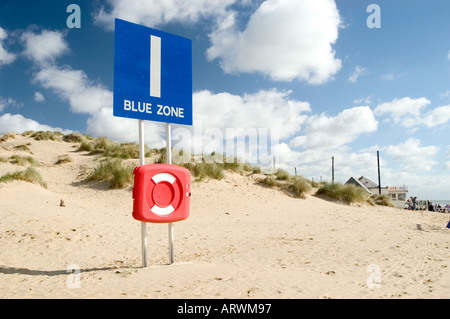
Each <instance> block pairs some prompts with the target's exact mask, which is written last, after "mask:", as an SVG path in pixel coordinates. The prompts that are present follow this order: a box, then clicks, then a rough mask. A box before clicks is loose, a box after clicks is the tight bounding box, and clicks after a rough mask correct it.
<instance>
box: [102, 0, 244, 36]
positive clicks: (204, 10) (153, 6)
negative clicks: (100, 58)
mask: <svg viewBox="0 0 450 319" xmlns="http://www.w3.org/2000/svg"><path fill="white" fill-rule="evenodd" d="M234 2H236V0H164V1H160V0H108V6H109V8H105V7H102V8H101V9H100V10H99V11H98V12H97V13H96V14H95V16H94V20H95V22H96V23H97V24H100V25H103V26H104V27H105V28H106V29H108V30H113V29H114V18H119V19H123V20H127V21H130V22H133V23H138V24H143V25H146V26H148V27H154V26H156V25H160V24H164V23H169V22H183V23H184V22H186V23H192V22H197V21H198V20H199V19H200V18H202V17H210V16H217V15H223V14H224V13H225V11H226V8H227V7H228V6H230V5H231V4H233V3H234Z"/></svg>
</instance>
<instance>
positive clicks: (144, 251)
mask: <svg viewBox="0 0 450 319" xmlns="http://www.w3.org/2000/svg"><path fill="white" fill-rule="evenodd" d="M171 140H172V136H171V131H170V123H166V157H167V164H172V150H171V149H172V145H171V144H172V141H171ZM144 145H145V144H144V121H143V120H139V165H145V149H144ZM168 230H169V264H170V265H172V264H173V263H174V254H173V223H169V229H168ZM141 243H142V268H147V223H146V222H141Z"/></svg>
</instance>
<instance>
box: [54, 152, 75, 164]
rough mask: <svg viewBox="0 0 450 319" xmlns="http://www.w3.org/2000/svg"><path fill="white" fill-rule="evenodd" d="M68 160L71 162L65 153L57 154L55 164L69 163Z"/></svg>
mask: <svg viewBox="0 0 450 319" xmlns="http://www.w3.org/2000/svg"><path fill="white" fill-rule="evenodd" d="M70 162H72V159H71V158H70V157H69V155H67V154H65V155H61V156H58V159H57V160H56V162H55V164H57V165H59V164H64V163H70Z"/></svg>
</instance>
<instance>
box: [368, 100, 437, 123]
mask: <svg viewBox="0 0 450 319" xmlns="http://www.w3.org/2000/svg"><path fill="white" fill-rule="evenodd" d="M430 103H431V102H430V101H429V100H427V99H426V98H424V97H421V98H418V99H412V98H410V97H404V98H401V99H397V98H395V99H394V100H392V101H391V102H386V103H381V104H379V105H378V106H377V107H376V108H375V110H374V114H375V115H377V116H382V115H388V116H390V117H391V118H392V120H393V121H394V123H395V124H400V125H401V126H404V127H413V126H415V125H417V123H418V121H419V119H420V114H421V111H422V109H423V108H425V107H426V106H428V105H429V104H430Z"/></svg>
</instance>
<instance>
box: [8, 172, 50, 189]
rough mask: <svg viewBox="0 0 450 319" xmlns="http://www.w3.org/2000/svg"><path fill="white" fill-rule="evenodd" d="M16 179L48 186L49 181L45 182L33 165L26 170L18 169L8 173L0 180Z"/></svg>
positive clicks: (10, 180)
mask: <svg viewBox="0 0 450 319" xmlns="http://www.w3.org/2000/svg"><path fill="white" fill-rule="evenodd" d="M14 180H20V181H25V182H29V183H34V184H39V185H41V186H42V187H44V188H47V183H46V182H44V180H43V179H42V177H41V175H40V174H39V172H38V171H36V170H35V169H34V168H33V167H28V168H27V169H26V170H24V171H16V172H14V173H7V174H5V175H3V176H2V177H0V182H5V183H7V182H12V181H14Z"/></svg>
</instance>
